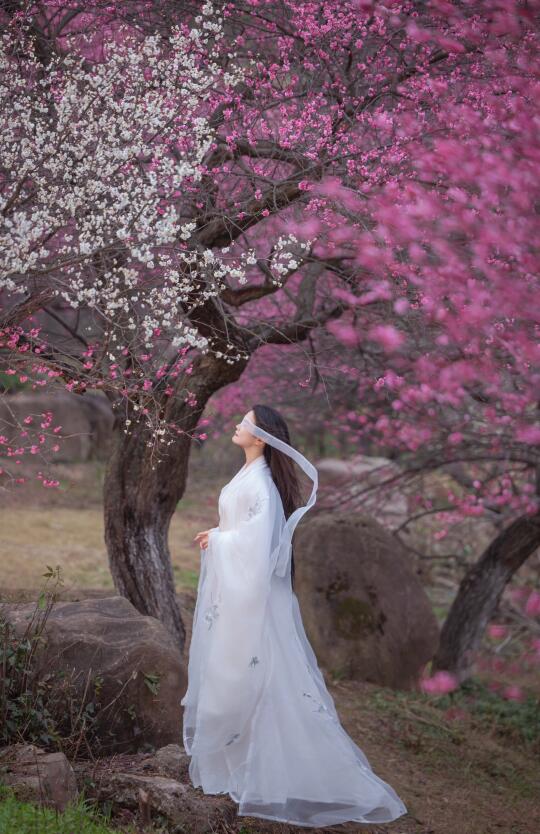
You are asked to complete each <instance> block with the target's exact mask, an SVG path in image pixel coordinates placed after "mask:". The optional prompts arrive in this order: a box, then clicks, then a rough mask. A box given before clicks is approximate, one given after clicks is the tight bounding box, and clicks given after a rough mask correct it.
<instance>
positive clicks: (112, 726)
mask: <svg viewBox="0 0 540 834" xmlns="http://www.w3.org/2000/svg"><path fill="white" fill-rule="evenodd" d="M34 611H35V604H34V603H30V604H23V605H21V604H16V603H7V604H4V605H2V606H0V613H1V614H3V616H5V617H6V619H7V620H8V621H9V622H11V623H12V624H13V626H14V627H15V630H16V632H17V633H19V634H22V633H23V632H24V630H25V628H26V626H27V623H28V619H29V618H30V617H31V616H32V613H33V612H34ZM44 636H45V637H46V645H45V646H43V648H42V649H41V650H40V652H39V654H38V656H37V668H38V669H40V670H42V671H50V670H54V671H55V672H56V673H57V674H62V673H65V674H67V675H72V674H73V672H75V673H76V675H75V676H74V685H75V686H76V689H77V692H78V696H80V695H81V693H82V691H83V690H84V688H85V687H86V686H87V685H88V681H90V685H89V686H88V694H87V696H86V700H87V701H93V702H94V704H95V705H96V723H95V733H96V735H95V738H96V740H97V746H98V748H99V751H100V752H109V751H113V750H122V751H126V750H138V749H141V748H147V749H148V746H149V745H150V746H151V747H155V748H157V747H161V746H163V745H166V744H169V743H175V742H179V741H181V740H182V739H181V736H182V707H181V705H180V700H181V698H182V696H183V695H184V692H185V690H186V687H187V673H186V669H185V664H184V660H183V658H182V655H181V653H180V651H179V649H178V646H177V645H176V643H175V641H174V639H173V637H172V636H171V634H170V633H169V632H168V631H167V629H166V628H165V627H164V626H163V624H162V623H161V622H160V621H159V620H157V619H156V618H155V617H146V616H143V615H141V614H140V613H139V612H138V611H137V610H136V608H135V607H134V606H133V605H132V604H131V603H130V602H129V601H128V600H127V599H125V598H124V597H119V596H116V597H106V598H104V599H85V600H82V601H80V602H56V603H55V604H54V606H53V608H52V611H51V613H50V614H49V616H48V619H47V622H46V625H45V632H44ZM96 684H97V690H96ZM154 690H155V691H154Z"/></svg>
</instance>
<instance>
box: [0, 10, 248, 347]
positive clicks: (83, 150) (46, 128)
mask: <svg viewBox="0 0 540 834" xmlns="http://www.w3.org/2000/svg"><path fill="white" fill-rule="evenodd" d="M222 25H223V22H222V19H221V17H220V16H219V14H218V13H217V11H216V10H215V9H214V6H213V4H212V2H206V3H205V4H204V6H203V8H202V10H201V14H200V15H199V16H198V17H197V18H195V21H194V27H193V28H192V29H191V31H190V32H189V34H188V35H185V34H183V33H182V32H181V31H180V29H178V28H177V29H175V30H173V32H172V34H171V35H170V37H169V38H168V40H167V42H166V43H165V42H164V40H163V38H162V37H158V36H148V37H145V38H144V39H143V40H141V39H138V40H136V39H135V38H133V37H132V36H130V35H129V34H126V36H125V37H124V38H123V39H122V40H119V39H117V40H114V41H110V42H109V43H107V45H106V52H107V55H106V58H107V60H106V61H103V62H94V63H92V62H90V61H89V60H88V59H87V58H83V57H82V56H80V55H79V54H77V53H76V52H75V51H73V52H72V53H68V54H67V55H63V56H61V57H56V58H53V59H52V61H51V64H50V65H48V66H47V67H46V70H45V72H44V71H43V66H42V64H40V63H39V61H38V59H37V58H36V57H35V55H34V53H33V52H32V50H31V49H30V50H29V51H28V53H27V54H26V55H25V57H24V60H23V61H21V60H20V56H17V57H14V56H13V54H12V45H11V44H10V41H9V36H8V34H3V35H2V36H0V108H1V125H0V157H1V159H2V170H3V172H7V173H5V174H4V175H3V177H2V179H0V204H1V208H2V225H1V227H0V289H6V290H8V291H10V292H13V293H26V292H28V290H29V289H35V288H36V287H38V288H41V286H43V287H45V286H48V287H52V288H54V289H55V290H56V291H57V293H58V295H59V296H60V297H62V298H63V299H65V301H67V302H68V304H70V305H71V306H72V307H74V308H75V307H80V306H82V305H88V306H90V307H93V308H95V309H96V311H97V312H99V313H100V314H101V315H102V316H103V317H104V318H105V319H113V320H114V319H116V318H117V317H118V315H119V314H120V313H121V314H122V316H123V321H125V322H126V325H127V326H128V327H131V328H133V329H134V328H137V329H139V328H141V327H142V331H143V333H144V335H145V336H146V337H147V338H150V335H151V334H152V332H153V331H154V329H155V328H162V329H163V328H165V329H167V331H168V332H169V333H170V334H171V335H172V336H174V338H175V342H176V344H182V343H186V342H189V343H190V344H197V345H199V346H203V345H204V343H205V340H201V339H200V337H198V335H197V333H196V331H194V330H193V329H192V328H190V327H187V326H185V324H183V323H182V324H180V323H179V318H180V317H181V316H180V313H181V311H182V305H183V304H186V303H188V302H189V299H190V297H191V296H192V294H193V292H194V290H196V291H197V294H198V296H199V298H200V297H201V292H200V286H201V284H202V285H204V292H203V294H202V297H203V298H204V293H208V294H210V295H212V294H213V295H216V294H217V293H218V292H219V278H220V277H225V276H226V275H232V277H237V267H236V266H229V265H228V264H227V263H225V262H219V263H218V264H213V268H212V270H211V271H210V272H209V273H208V274H209V276H210V277H211V280H209V281H208V282H205V280H204V279H205V278H206V277H207V276H206V273H205V272H204V271H203V272H202V273H201V271H200V266H201V264H202V265H203V266H204V264H205V258H208V259H209V260H210V259H211V257H212V258H213V255H212V253H209V254H206V253H205V254H204V255H201V254H200V253H199V252H197V254H196V255H195V256H194V255H193V251H192V250H190V248H189V246H186V242H187V241H189V240H190V239H191V237H192V235H193V233H194V231H195V223H193V222H187V221H186V219H185V218H183V219H182V218H181V216H180V214H179V209H178V207H177V206H178V205H179V204H180V199H181V197H182V194H183V190H182V189H185V187H186V180H189V181H190V182H193V181H198V180H200V177H201V163H202V161H203V159H204V156H205V154H206V153H207V152H208V150H209V148H210V146H211V144H212V141H213V139H214V134H213V130H212V128H211V127H210V124H209V119H208V115H209V114H208V112H207V111H208V110H209V107H208V106H205V105H206V103H207V102H209V99H210V97H211V96H212V95H213V94H214V93H215V90H216V89H223V90H225V89H226V88H228V87H231V86H234V85H235V84H237V83H238V82H239V80H240V79H241V72H240V70H238V69H236V68H233V70H232V71H229V72H227V73H225V72H223V71H222V69H221V68H220V67H219V66H218V64H217V63H215V62H214V61H213V59H212V54H211V53H212V49H213V46H212V45H213V43H214V42H215V41H216V40H219V39H220V38H221V37H222V36H223V32H222ZM201 55H205V58H204V60H201ZM231 63H232V65H233V67H234V61H233V62H231ZM179 198H180V199H179ZM152 270H160V272H159V273H156V281H155V282H154V286H155V285H156V284H159V287H158V286H155V288H154V289H152V290H148V288H146V287H142V281H143V279H144V280H147V279H148V277H149V276H152V277H153V273H152ZM194 279H197V280H194Z"/></svg>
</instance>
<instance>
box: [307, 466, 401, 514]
mask: <svg viewBox="0 0 540 834" xmlns="http://www.w3.org/2000/svg"><path fill="white" fill-rule="evenodd" d="M316 465H317V471H318V473H319V494H318V496H317V512H319V511H321V510H325V509H326V510H330V509H332V508H338V509H339V510H340V511H343V512H357V511H358V508H359V506H360V502H361V510H362V512H363V513H365V514H367V515H369V516H371V517H372V518H374V519H375V520H376V521H378V522H379V523H380V524H382V525H383V527H386V528H387V529H388V530H393V529H395V528H396V527H399V526H400V525H401V524H402V523H403V521H405V519H406V518H408V515H409V503H408V500H407V496H406V495H405V494H404V492H403V489H402V486H401V481H400V480H396V485H395V486H392V480H393V479H396V478H398V477H399V476H400V475H402V474H403V470H402V468H401V467H400V466H399V465H398V464H397V463H396V462H395V461H392V460H389V459H388V458H383V457H373V456H371V455H355V456H353V457H351V458H349V459H348V460H340V459H339V458H321V460H318V461H317V464H316ZM385 482H388V483H387V485H386V486H385V487H384V490H381V489H379V488H378V487H379V485H380V484H382V483H385Z"/></svg>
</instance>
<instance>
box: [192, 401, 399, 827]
mask: <svg viewBox="0 0 540 834" xmlns="http://www.w3.org/2000/svg"><path fill="white" fill-rule="evenodd" d="M233 443H235V444H236V445H237V446H240V447H241V448H242V449H243V450H244V453H245V458H246V462H245V464H244V465H243V466H242V468H241V469H240V470H239V471H238V472H237V473H236V475H235V476H234V478H232V480H231V481H229V483H228V484H226V485H225V486H224V487H223V489H222V490H221V493H220V496H219V527H212V528H211V529H210V530H203V531H201V532H200V533H197V535H196V537H195V539H194V541H197V542H198V543H199V544H200V547H201V571H200V575H199V585H198V592H197V603H196V606H195V612H194V617H193V629H192V638H191V645H190V652H189V665H188V681H189V682H188V689H187V692H186V694H185V696H184V698H183V699H182V701H181V703H182V705H183V706H184V720H183V737H184V746H185V749H186V752H187V753H188V754H189V755H190V756H191V761H190V768H189V774H190V778H191V780H192V783H193V785H194V786H195V787H202V789H203V791H204V793H213V794H215V793H229V794H230V796H231V797H232V799H233V800H234V801H235V802H237V803H238V804H239V808H238V814H239V815H241V816H253V817H261V818H264V819H271V820H276V821H281V822H288V823H292V824H294V825H305V826H310V827H322V826H327V825H333V824H336V823H341V822H346V821H349V820H354V821H357V822H365V823H378V822H390V821H391V820H394V819H396V818H397V817H400V816H402V815H403V814H405V813H406V812H407V809H406V807H405V805H404V804H403V802H402V801H401V799H400V798H399V797H398V795H397V794H396V792H395V791H394V789H393V788H392V787H391V786H390V785H388V784H387V783H386V782H384V781H383V780H382V779H380V778H379V777H378V776H376V775H375V773H374V772H373V770H372V768H371V766H370V764H369V762H368V760H367V758H366V756H365V755H364V753H363V752H362V750H361V749H360V748H359V747H358V746H357V745H356V744H355V743H354V741H353V740H352V739H351V738H350V736H348V735H347V733H346V732H345V730H344V729H343V727H342V726H341V724H340V722H339V718H338V715H337V713H336V709H335V706H334V701H333V699H332V696H331V695H330V693H329V692H328V690H327V688H326V685H325V682H324V679H323V676H322V674H321V672H320V670H319V668H318V665H317V660H316V658H315V655H314V653H313V649H312V648H311V645H310V644H309V642H308V639H307V637H306V633H305V631H304V627H303V624H302V618H301V614H300V609H299V605H298V598H297V597H296V594H295V593H294V591H293V581H294V560H293V553H292V534H293V532H294V528H295V527H296V525H297V523H298V521H299V520H300V518H301V517H302V515H304V513H305V512H307V510H308V509H309V508H310V507H311V506H313V504H314V503H315V495H316V491H317V483H318V480H317V470H316V469H315V467H314V466H312V464H311V463H310V462H309V461H308V460H306V458H305V457H304V456H303V455H301V454H300V453H299V452H298V451H297V450H296V449H294V448H293V447H292V446H291V445H290V442H289V432H288V429H287V424H286V423H285V421H284V419H283V418H282V417H281V415H280V414H279V413H278V412H277V411H275V409H273V408H270V407H269V406H264V405H255V406H254V407H253V409H252V410H251V411H248V412H247V414H246V415H245V417H244V418H243V420H242V421H241V423H240V424H238V425H237V427H236V432H235V434H234V437H233ZM293 462H296V463H297V464H298V465H299V466H300V467H301V468H302V469H303V471H304V472H305V473H306V474H307V475H308V476H309V477H310V478H311V480H312V481H313V487H312V491H311V495H310V498H309V500H308V502H307V503H306V504H305V505H304V506H300V504H301V499H300V489H299V485H298V481H297V478H296V474H295V471H294V465H293Z"/></svg>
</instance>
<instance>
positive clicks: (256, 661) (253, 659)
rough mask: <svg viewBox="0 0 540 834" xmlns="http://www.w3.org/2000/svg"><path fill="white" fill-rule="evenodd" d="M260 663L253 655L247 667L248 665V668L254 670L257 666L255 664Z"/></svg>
mask: <svg viewBox="0 0 540 834" xmlns="http://www.w3.org/2000/svg"><path fill="white" fill-rule="evenodd" d="M260 662H261V661H260V660H259V658H258V657H255V655H254V656H253V657H252V658H251V660H250V661H249V665H250V666H253V668H255V666H256V665H257V663H260Z"/></svg>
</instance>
